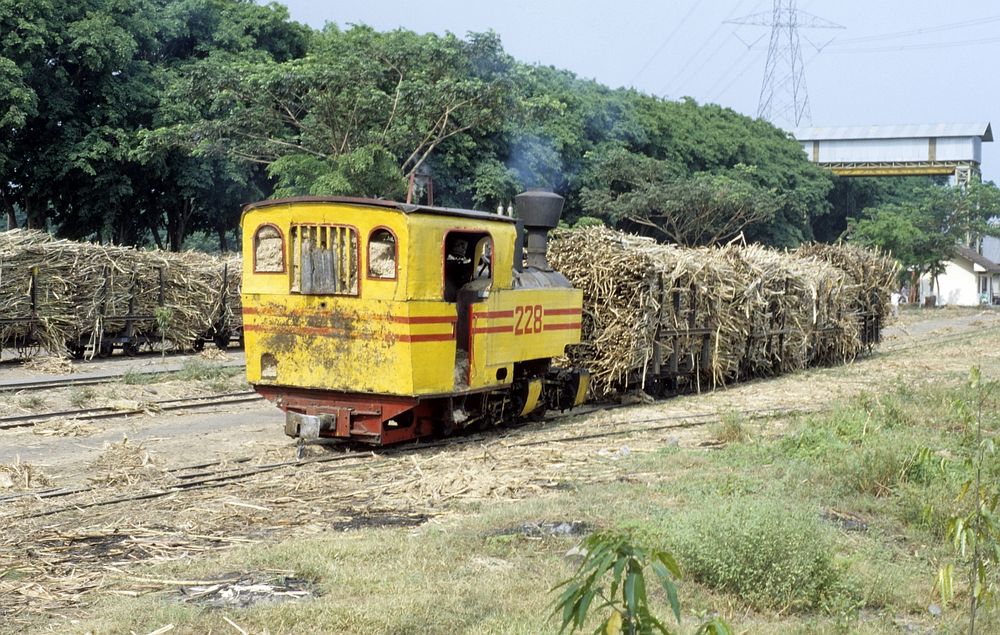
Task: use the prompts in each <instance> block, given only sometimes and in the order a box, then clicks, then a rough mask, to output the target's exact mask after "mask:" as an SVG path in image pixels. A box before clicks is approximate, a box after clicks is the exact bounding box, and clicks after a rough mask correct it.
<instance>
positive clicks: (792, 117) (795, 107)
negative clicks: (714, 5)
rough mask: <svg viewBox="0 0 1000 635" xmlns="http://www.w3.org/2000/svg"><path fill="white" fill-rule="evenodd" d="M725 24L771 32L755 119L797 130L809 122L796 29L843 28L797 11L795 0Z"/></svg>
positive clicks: (778, 2) (780, 0) (778, 1)
mask: <svg viewBox="0 0 1000 635" xmlns="http://www.w3.org/2000/svg"><path fill="white" fill-rule="evenodd" d="M726 22H728V23H730V24H742V25H747V26H766V27H770V28H771V43H770V45H769V46H768V49H767V63H766V64H765V65H764V81H763V82H762V83H761V86H760V100H759V101H758V102H757V116H758V117H762V118H764V119H767V120H768V121H770V122H771V123H774V124H779V123H791V124H793V125H794V126H798V125H799V124H800V123H801V122H802V121H803V120H805V121H806V122H810V121H811V119H812V116H811V115H810V114H809V92H808V91H807V90H806V73H805V65H804V64H803V63H802V46H801V44H800V42H799V29H843V28H844V27H843V26H841V25H839V24H836V23H834V22H830V21H829V20H824V19H823V18H820V17H817V16H815V15H812V14H811V13H806V12H805V11H799V10H798V9H797V8H796V6H795V0H774V8H773V9H772V10H771V11H770V12H767V11H764V12H761V13H752V14H750V15H745V16H743V17H742V18H735V19H733V20H726ZM819 48H820V47H817V50H819Z"/></svg>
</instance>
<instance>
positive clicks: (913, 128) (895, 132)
mask: <svg viewBox="0 0 1000 635" xmlns="http://www.w3.org/2000/svg"><path fill="white" fill-rule="evenodd" d="M792 136H794V137H795V138H796V139H797V140H799V141H824V140H833V139H914V138H916V139H923V138H930V137H982V140H983V141H993V130H992V129H991V128H990V124H989V122H986V123H931V124H900V125H895V126H826V127H821V128H796V129H795V130H792Z"/></svg>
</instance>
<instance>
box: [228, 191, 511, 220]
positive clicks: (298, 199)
mask: <svg viewBox="0 0 1000 635" xmlns="http://www.w3.org/2000/svg"><path fill="white" fill-rule="evenodd" d="M299 203H340V204H342V205H358V206H362V207H378V208H380V209H395V210H397V211H400V212H402V213H404V214H434V215H437V216H458V217H461V218H473V219H476V220H484V221H494V222H501V223H513V222H515V221H514V219H513V218H511V217H509V216H503V215H501V214H492V213H489V212H480V211H476V210H471V209H456V208H453V207H430V206H427V205H411V204H409V203H399V202H396V201H387V200H384V199H373V198H356V197H351V196H295V197H292V198H276V199H270V200H266V201H258V202H256V203H248V204H247V205H244V206H243V214H246V213H247V212H249V211H250V210H255V209H262V208H265V207H274V206H278V205H295V204H299Z"/></svg>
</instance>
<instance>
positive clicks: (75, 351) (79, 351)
mask: <svg viewBox="0 0 1000 635" xmlns="http://www.w3.org/2000/svg"><path fill="white" fill-rule="evenodd" d="M68 348H69V354H70V355H72V356H73V359H83V356H84V355H85V354H86V353H87V347H86V346H80V345H79V344H75V345H73V346H69V347H68Z"/></svg>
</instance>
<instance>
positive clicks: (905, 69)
mask: <svg viewBox="0 0 1000 635" xmlns="http://www.w3.org/2000/svg"><path fill="white" fill-rule="evenodd" d="M281 3H282V4H285V5H286V6H287V7H288V9H289V12H290V14H291V17H292V19H293V20H296V21H299V22H304V23H306V24H309V25H310V26H313V27H317V28H319V27H322V26H323V25H324V24H326V23H327V22H332V23H336V24H337V25H339V26H341V27H344V26H347V25H350V24H367V25H370V26H372V27H374V28H376V29H378V30H391V29H395V28H406V29H410V30H413V31H416V32H418V33H426V32H435V33H444V32H445V31H450V32H452V33H455V34H457V35H465V34H467V33H469V32H482V31H487V30H492V31H494V32H496V33H497V34H499V35H500V38H501V40H502V42H503V45H504V49H505V50H506V51H507V52H508V53H509V54H511V55H512V56H513V57H515V58H516V59H518V60H520V61H522V62H528V63H537V64H542V65H546V66H555V67H558V68H564V69H567V70H570V71H573V72H574V73H576V74H577V75H578V76H580V77H584V78H590V79H595V80H597V81H599V82H601V83H603V84H607V85H608V86H611V87H619V86H627V87H633V88H636V89H637V90H640V91H642V92H645V93H649V94H652V95H657V96H660V97H665V98H669V99H679V98H681V97H683V96H690V97H693V98H694V99H695V100H696V101H698V102H699V103H709V102H711V103H718V104H721V105H723V106H726V107H729V108H732V109H734V110H736V111H738V112H741V113H743V114H746V115H750V116H756V114H757V107H758V100H759V97H760V94H761V84H762V80H763V75H764V66H765V61H766V59H767V54H768V41H769V38H770V29H769V28H767V27H764V26H753V25H738V24H732V23H727V22H726V21H727V20H739V18H743V17H745V16H748V15H753V14H760V13H764V14H766V15H765V18H767V17H769V14H770V11H771V8H772V3H773V0H710V1H706V0H663V1H662V2H642V1H640V0H613V1H611V2H596V1H594V0H576V1H571V0H510V1H508V2H489V3H486V2H477V1H475V0H464V1H463V0H423V1H422V2H400V1H398V0H397V1H396V2H392V1H388V0H335V1H332V2H319V1H309V0H284V1H283V2H281ZM797 5H798V7H797V8H798V10H799V11H800V12H804V13H803V14H802V15H801V17H800V24H830V23H832V24H835V25H838V26H842V27H844V28H842V29H841V28H800V30H799V34H800V45H801V55H802V60H803V62H804V64H805V82H806V86H807V89H808V98H809V109H810V113H811V122H807V121H803V122H802V123H801V125H813V126H836V125H878V124H910V123H973V122H975V123H978V122H991V123H994V124H997V125H1000V116H996V115H997V113H998V112H1000V81H998V80H997V72H996V69H997V62H998V61H1000V3H997V2H995V0H966V1H964V2H940V1H939V0H888V1H886V0H883V1H882V2H873V1H872V0H837V1H833V0H799V1H798V3H797ZM811 16H815V18H816V19H813V18H812V17H811ZM994 118H995V119H996V121H994ZM778 123H782V122H778ZM785 123H787V122H785ZM784 127H791V126H790V125H785V126H784ZM982 169H983V178H984V179H988V180H992V181H996V182H998V183H1000V143H997V142H994V143H984V144H983V166H982Z"/></svg>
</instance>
